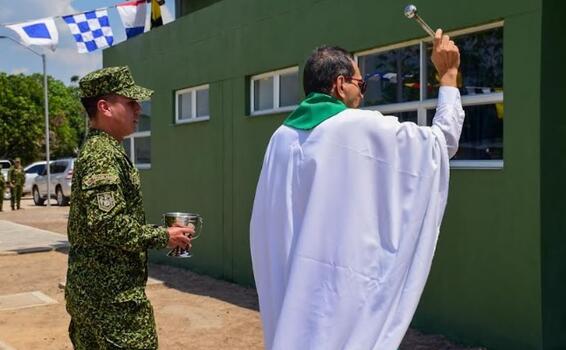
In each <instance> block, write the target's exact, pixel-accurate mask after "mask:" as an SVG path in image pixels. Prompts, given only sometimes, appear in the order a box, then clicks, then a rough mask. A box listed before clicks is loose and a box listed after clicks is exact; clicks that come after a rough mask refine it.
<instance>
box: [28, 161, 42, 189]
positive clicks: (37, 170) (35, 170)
mask: <svg viewBox="0 0 566 350" xmlns="http://www.w3.org/2000/svg"><path fill="white" fill-rule="evenodd" d="M45 163H46V162H45V161H44V160H43V161H40V162H35V163H31V164H30V165H28V166H26V167H25V168H24V172H25V173H26V182H25V183H24V191H23V192H24V193H31V189H32V187H33V180H35V178H36V177H37V175H39V174H41V173H42V172H43V171H44V170H45Z"/></svg>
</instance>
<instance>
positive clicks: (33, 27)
mask: <svg viewBox="0 0 566 350" xmlns="http://www.w3.org/2000/svg"><path fill="white" fill-rule="evenodd" d="M147 3H151V12H150V16H151V20H150V25H149V29H153V28H155V27H158V26H161V25H163V17H162V14H161V6H163V5H164V4H165V0H132V1H126V2H123V3H120V4H117V5H114V6H110V7H106V8H101V9H96V10H91V11H86V12H82V13H77V14H71V15H66V16H57V17H47V18H42V19H37V20H33V21H27V22H21V23H14V24H9V25H4V26H5V27H6V28H8V29H11V30H13V31H14V32H16V33H17V34H18V35H19V37H20V39H21V41H22V43H23V44H25V45H28V46H29V45H39V46H47V47H49V48H50V49H51V50H53V51H55V48H56V47H57V44H58V43H59V33H58V31H57V26H56V25H55V18H58V17H60V18H62V19H63V21H64V22H65V23H66V24H67V26H68V27H69V30H70V31H71V34H72V35H73V37H74V38H75V41H76V43H77V49H78V51H79V53H88V52H92V51H96V50H98V49H104V48H106V47H110V46H112V44H113V43H114V34H113V33H112V28H111V27H110V20H109V18H108V9H109V8H116V10H117V11H118V14H119V16H120V19H121V21H122V24H123V25H124V28H125V30H126V38H127V39H130V38H133V37H135V36H136V35H139V34H142V33H144V32H145V31H146V29H147V28H146V27H147V26H146V19H147Z"/></svg>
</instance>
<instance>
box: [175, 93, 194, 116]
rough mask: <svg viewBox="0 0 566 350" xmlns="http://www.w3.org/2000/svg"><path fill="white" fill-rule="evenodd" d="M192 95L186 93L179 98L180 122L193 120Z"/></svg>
mask: <svg viewBox="0 0 566 350" xmlns="http://www.w3.org/2000/svg"><path fill="white" fill-rule="evenodd" d="M192 102H193V101H192V93H191V92H186V93H183V94H180V95H178V96H177V103H178V105H179V112H178V113H179V115H178V116H177V119H178V120H185V119H190V118H192Z"/></svg>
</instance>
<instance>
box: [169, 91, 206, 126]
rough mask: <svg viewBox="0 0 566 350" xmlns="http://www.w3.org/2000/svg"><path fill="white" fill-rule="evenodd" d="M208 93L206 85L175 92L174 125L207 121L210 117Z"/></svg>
mask: <svg viewBox="0 0 566 350" xmlns="http://www.w3.org/2000/svg"><path fill="white" fill-rule="evenodd" d="M208 91H209V86H208V85H201V86H195V87H192V88H188V89H182V90H177V91H175V123H177V124H179V123H186V122H192V121H199V120H206V119H208V118H209V116H210V113H209V111H210V108H209V98H208V94H209V92H208Z"/></svg>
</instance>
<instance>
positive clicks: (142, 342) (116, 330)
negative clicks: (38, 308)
mask: <svg viewBox="0 0 566 350" xmlns="http://www.w3.org/2000/svg"><path fill="white" fill-rule="evenodd" d="M99 311H100V312H96V315H92V314H91V315H81V316H79V317H73V316H72V317H71V324H70V325H69V337H70V338H71V342H72V343H73V347H74V349H75V350H115V349H127V350H142V349H143V350H156V349H157V348H158V346H157V332H156V330H155V320H154V317H153V309H152V307H151V304H150V303H149V301H143V302H139V301H136V302H134V301H129V302H124V303H118V304H114V305H112V306H111V307H109V308H108V309H106V310H104V311H103V312H102V310H99Z"/></svg>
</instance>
